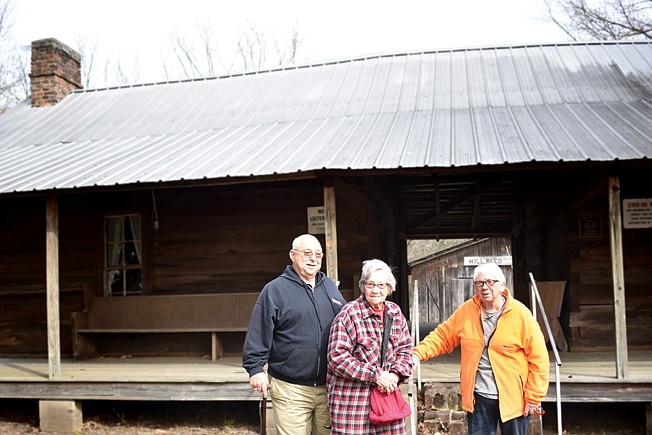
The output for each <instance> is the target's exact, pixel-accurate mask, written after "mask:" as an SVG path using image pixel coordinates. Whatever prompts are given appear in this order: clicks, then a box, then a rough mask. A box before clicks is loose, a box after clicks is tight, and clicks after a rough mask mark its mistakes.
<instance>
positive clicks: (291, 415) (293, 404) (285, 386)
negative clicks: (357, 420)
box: [269, 376, 331, 435]
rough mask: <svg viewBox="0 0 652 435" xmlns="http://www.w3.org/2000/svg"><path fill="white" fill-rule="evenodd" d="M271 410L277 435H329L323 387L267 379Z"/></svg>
mask: <svg viewBox="0 0 652 435" xmlns="http://www.w3.org/2000/svg"><path fill="white" fill-rule="evenodd" d="M270 384H271V387H272V388H271V390H270V392H269V394H270V396H271V398H272V403H273V406H272V410H273V412H274V420H276V431H277V433H278V434H279V435H310V434H312V435H328V434H330V433H331V430H330V425H331V421H330V417H329V416H328V404H327V403H326V387H325V386H323V385H322V386H321V387H306V386H303V385H296V384H290V383H288V382H283V381H280V380H278V379H274V378H272V377H271V376H270Z"/></svg>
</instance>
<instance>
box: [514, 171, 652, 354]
mask: <svg viewBox="0 0 652 435" xmlns="http://www.w3.org/2000/svg"><path fill="white" fill-rule="evenodd" d="M573 180H575V181H576V182H573ZM607 180H608V177H607V175H606V174H589V173H582V172H577V173H575V174H574V176H568V177H566V176H563V174H557V177H554V178H550V179H547V180H545V182H542V183H536V184H533V185H531V186H529V194H528V195H527V196H526V198H527V199H526V202H527V204H526V214H527V216H528V219H527V222H528V223H527V229H526V233H525V237H523V238H521V239H520V240H518V241H517V243H516V245H517V250H516V251H515V252H522V251H519V250H518V248H519V247H521V248H522V245H525V246H526V247H525V248H524V249H525V257H526V258H527V269H528V270H529V271H532V272H533V273H534V275H535V277H537V279H538V280H551V281H557V280H559V281H562V280H563V281H567V287H566V293H565V297H564V301H563V305H562V310H561V316H560V321H561V326H562V329H563V330H564V335H565V337H566V339H567V340H568V344H569V347H570V350H571V351H583V350H590V351H591V350H592V351H596V350H614V349H615V325H614V291H613V284H612V270H611V253H610V249H611V248H610V246H609V227H608V222H607V216H608V194H607V193H608V192H607ZM646 183H647V182H646V181H645V177H643V176H642V173H637V172H632V173H631V174H625V175H623V176H622V177H621V195H622V199H627V198H647V197H649V196H650V192H649V189H648V187H647V184H646ZM566 205H567V206H566ZM651 244H652V230H651V229H635V230H634V229H625V228H624V229H623V258H624V268H625V305H626V320H627V343H628V346H629V347H630V348H642V349H647V348H650V347H652V294H651V293H650V292H649V283H648V281H649V271H650V270H652V249H650V245H651ZM521 284H524V283H523V282H521Z"/></svg>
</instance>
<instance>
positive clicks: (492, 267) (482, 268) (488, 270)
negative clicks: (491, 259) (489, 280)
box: [473, 263, 505, 283]
mask: <svg viewBox="0 0 652 435" xmlns="http://www.w3.org/2000/svg"><path fill="white" fill-rule="evenodd" d="M481 273H482V274H484V275H492V276H495V277H496V279H497V280H498V281H500V282H502V283H504V282H505V274H504V273H503V270H502V269H501V268H500V266H498V265H497V264H496V263H485V264H481V265H479V266H477V267H476V268H475V269H473V280H474V281H475V279H476V278H477V277H478V275H480V274H481Z"/></svg>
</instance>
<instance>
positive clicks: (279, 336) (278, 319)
mask: <svg viewBox="0 0 652 435" xmlns="http://www.w3.org/2000/svg"><path fill="white" fill-rule="evenodd" d="M345 303H346V301H345V300H344V297H342V294H341V293H340V292H339V290H338V289H337V286H336V284H335V282H334V281H333V280H332V279H330V278H328V277H327V276H326V275H325V274H324V273H323V272H321V271H320V272H319V273H318V274H317V276H316V277H315V288H314V291H313V290H311V289H310V288H309V287H308V285H307V284H306V283H305V282H303V281H302V280H301V278H300V277H299V275H298V274H297V273H296V272H295V271H294V269H293V268H292V266H291V265H290V266H287V267H286V268H285V270H284V271H283V273H282V274H281V275H280V276H279V277H277V278H275V279H274V280H272V281H270V282H269V283H268V284H267V285H266V286H265V287H264V288H263V291H262V292H261V293H260V296H259V297H258V301H257V302H256V305H255V306H254V310H253V312H252V314H251V319H250V320H249V328H248V330H247V335H246V337H245V342H244V348H243V352H242V367H244V369H245V370H246V371H247V373H249V376H250V377H251V376H253V375H255V374H257V373H260V372H262V371H263V368H264V366H265V364H268V367H267V370H268V373H269V374H270V375H272V376H273V377H274V378H277V379H280V380H282V381H285V382H290V383H293V384H299V385H309V386H318V385H324V384H325V383H326V351H327V348H328V336H329V333H330V329H331V323H332V322H333V319H334V318H335V315H336V314H337V313H338V312H339V311H340V310H341V309H342V307H343V306H344V304H345Z"/></svg>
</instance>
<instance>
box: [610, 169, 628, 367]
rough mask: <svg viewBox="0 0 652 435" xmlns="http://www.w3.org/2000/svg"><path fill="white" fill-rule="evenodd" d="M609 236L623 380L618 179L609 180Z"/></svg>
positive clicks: (624, 348)
mask: <svg viewBox="0 0 652 435" xmlns="http://www.w3.org/2000/svg"><path fill="white" fill-rule="evenodd" d="M609 236H610V237H609V239H610V240H609V241H610V246H611V273H612V281H613V290H614V318H615V327H616V376H617V378H618V379H625V378H627V375H628V357H627V320H626V318H625V272H624V267H623V237H622V236H623V234H622V217H621V210H620V180H619V178H618V177H611V178H609Z"/></svg>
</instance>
